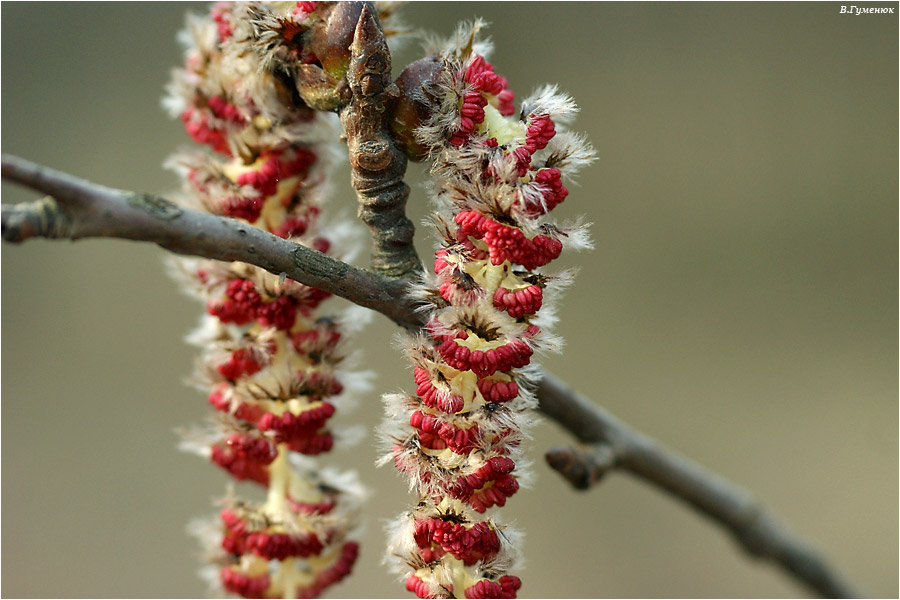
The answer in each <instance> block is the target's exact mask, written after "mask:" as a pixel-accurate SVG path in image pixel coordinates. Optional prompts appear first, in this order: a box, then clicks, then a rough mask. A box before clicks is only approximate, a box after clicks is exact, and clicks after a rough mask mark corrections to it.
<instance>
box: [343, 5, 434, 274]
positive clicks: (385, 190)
mask: <svg viewBox="0 0 900 600" xmlns="http://www.w3.org/2000/svg"><path fill="white" fill-rule="evenodd" d="M350 52H351V54H350V68H349V69H348V71H347V83H348V84H349V86H350V90H351V92H352V94H353V95H352V99H351V101H350V104H349V105H348V106H346V107H345V108H344V109H343V110H342V111H341V125H343V127H344V133H345V134H346V136H347V146H348V147H349V155H350V168H351V169H352V175H351V182H352V184H353V189H354V190H356V195H357V198H358V199H359V218H360V219H361V220H362V221H363V222H364V223H365V224H366V225H368V226H369V230H370V231H371V233H372V266H373V267H374V268H375V270H376V271H378V272H379V273H382V274H384V275H387V276H390V277H409V276H411V275H412V274H414V273H417V272H419V271H421V270H422V263H421V262H420V261H419V257H418V255H417V254H416V249H415V246H413V236H414V234H415V227H414V226H413V224H412V221H410V220H409V219H408V218H407V217H406V200H407V199H408V198H409V186H408V185H406V183H404V182H403V176H404V175H405V174H406V156H405V155H404V154H403V152H401V151H400V150H399V149H398V148H397V147H396V145H395V144H394V142H393V140H391V136H390V134H389V133H388V124H387V115H388V111H387V104H388V102H390V100H391V99H392V98H395V97H396V96H397V95H398V94H399V92H398V90H397V86H396V85H395V84H394V83H392V81H391V54H390V52H389V51H388V46H387V41H386V40H385V38H384V32H383V31H382V30H381V25H380V24H379V23H378V17H377V16H376V15H375V14H374V13H373V12H372V11H371V10H370V7H369V6H368V4H364V5H363V8H362V12H361V14H360V18H359V22H358V23H357V26H356V32H355V35H354V37H353V44H352V45H351V46H350Z"/></svg>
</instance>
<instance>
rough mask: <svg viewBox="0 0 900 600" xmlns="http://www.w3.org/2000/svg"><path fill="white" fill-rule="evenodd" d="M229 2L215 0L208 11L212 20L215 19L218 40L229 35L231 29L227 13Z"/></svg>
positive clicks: (222, 39)
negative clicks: (216, 0) (210, 10)
mask: <svg viewBox="0 0 900 600" xmlns="http://www.w3.org/2000/svg"><path fill="white" fill-rule="evenodd" d="M230 4H231V3H230V2H216V4H215V5H214V6H213V9H212V12H211V13H210V14H211V16H212V19H213V21H215V23H216V25H217V27H216V29H217V30H218V33H219V41H220V42H224V41H225V40H227V39H228V38H230V37H231V34H232V33H233V30H232V28H231V22H230V15H229V14H228V10H229V5H230Z"/></svg>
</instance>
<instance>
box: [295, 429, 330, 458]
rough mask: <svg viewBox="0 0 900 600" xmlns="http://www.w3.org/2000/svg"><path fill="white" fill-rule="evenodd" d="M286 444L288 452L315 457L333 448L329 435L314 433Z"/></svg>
mask: <svg viewBox="0 0 900 600" xmlns="http://www.w3.org/2000/svg"><path fill="white" fill-rule="evenodd" d="M286 444H287V447H288V449H289V450H293V451H294V452H298V453H300V454H306V455H307V456H315V455H317V454H321V453H323V452H328V451H330V450H331V449H332V448H333V447H334V437H332V435H331V434H330V433H316V434H313V435H309V436H307V437H298V438H294V439H291V440H288V441H287V442H286Z"/></svg>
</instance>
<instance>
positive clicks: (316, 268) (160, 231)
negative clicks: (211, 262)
mask: <svg viewBox="0 0 900 600" xmlns="http://www.w3.org/2000/svg"><path fill="white" fill-rule="evenodd" d="M2 172H3V178H4V179H8V180H11V181H15V182H17V183H20V184H22V185H25V186H27V187H30V188H32V189H34V190H37V191H40V192H43V193H45V194H51V195H52V196H53V198H51V199H43V200H38V201H37V202H29V203H25V204H19V205H15V206H10V205H6V204H4V205H3V209H2V235H3V239H4V240H6V241H8V242H22V241H24V240H26V239H29V238H31V237H47V238H53V239H70V240H77V239H80V238H86V237H113V238H124V239H128V240H136V241H141V242H153V243H155V244H159V245H160V246H162V247H163V248H165V249H166V250H170V251H172V252H175V253H178V254H187V255H194V256H202V257H205V258H212V259H215V260H222V261H240V262H246V263H250V264H253V265H256V266H258V267H261V268H263V269H265V270H267V271H269V272H271V273H275V274H276V275H280V274H282V273H284V274H285V275H286V276H287V277H289V278H291V279H293V280H295V281H299V282H300V283H303V284H306V285H309V286H312V287H316V288H318V289H320V290H323V291H325V292H330V293H332V294H334V295H336V296H341V297H342V298H346V299H347V300H350V301H351V302H354V303H356V304H359V305H360V306H365V307H366V308H371V309H372V310H376V311H378V312H380V313H382V314H383V315H385V316H386V317H388V318H389V319H391V320H393V321H394V322H396V323H397V324H398V325H400V326H402V327H406V328H417V327H418V326H420V324H421V319H420V318H419V316H418V315H417V314H416V313H415V311H414V310H413V307H412V306H411V305H410V304H408V303H406V302H405V301H404V297H405V296H404V291H405V289H406V283H405V282H404V281H399V280H392V279H387V278H385V277H382V276H380V275H377V274H374V273H370V272H368V271H363V270H362V269H358V268H356V267H354V266H352V265H348V264H346V263H344V262H341V261H339V260H336V259H334V258H331V257H330V256H326V255H325V254H322V253H321V252H318V251H316V250H312V249H310V248H307V247H306V246H301V245H299V244H295V243H293V242H289V241H287V240H284V239H282V238H280V237H278V236H275V235H272V234H271V233H267V232H265V231H263V230H261V229H258V228H256V227H250V226H249V225H245V224H243V223H241V222H240V221H236V220H234V219H227V218H223V217H217V216H215V215H211V214H208V213H204V212H200V211H195V210H189V209H185V208H181V207H179V206H176V205H174V204H172V203H171V202H169V201H168V200H165V199H163V198H160V197H158V196H151V195H149V194H139V193H135V192H126V191H123V190H116V189H113V188H108V187H105V186H101V185H97V184H95V183H90V182H88V181H85V180H83V179H79V178H77V177H73V176H71V175H68V174H66V173H61V172H59V171H56V170H54V169H50V168H47V167H42V166H39V165H36V164H34V163H32V162H29V161H27V160H23V159H21V158H18V157H15V156H10V155H8V154H4V155H3V167H2Z"/></svg>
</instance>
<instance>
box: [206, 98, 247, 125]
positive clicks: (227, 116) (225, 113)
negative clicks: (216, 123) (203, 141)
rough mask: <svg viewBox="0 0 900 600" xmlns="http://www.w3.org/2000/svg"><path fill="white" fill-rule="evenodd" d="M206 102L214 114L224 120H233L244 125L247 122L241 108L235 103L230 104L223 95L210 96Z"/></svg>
mask: <svg viewBox="0 0 900 600" xmlns="http://www.w3.org/2000/svg"><path fill="white" fill-rule="evenodd" d="M206 103H207V104H208V105H209V109H210V110H211V111H212V114H214V115H215V116H216V117H218V118H220V119H222V120H223V121H231V122H232V123H234V124H236V125H244V124H245V123H246V122H247V121H246V119H244V116H243V115H242V114H241V113H240V110H238V108H237V107H236V106H235V105H234V104H229V103H228V102H227V101H226V100H225V99H224V98H222V97H221V96H210V97H209V98H208V99H207V101H206Z"/></svg>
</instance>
